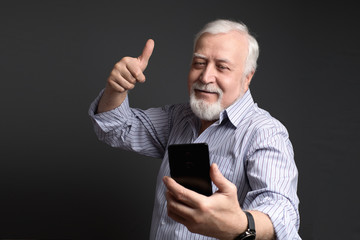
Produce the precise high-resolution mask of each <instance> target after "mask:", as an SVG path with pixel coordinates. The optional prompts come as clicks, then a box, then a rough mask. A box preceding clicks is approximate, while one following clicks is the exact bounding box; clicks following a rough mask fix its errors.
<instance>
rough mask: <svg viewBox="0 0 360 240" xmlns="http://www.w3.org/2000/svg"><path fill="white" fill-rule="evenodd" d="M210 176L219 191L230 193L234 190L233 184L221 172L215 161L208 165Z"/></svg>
mask: <svg viewBox="0 0 360 240" xmlns="http://www.w3.org/2000/svg"><path fill="white" fill-rule="evenodd" d="M210 178H211V180H212V181H213V182H214V184H215V185H216V186H217V187H218V189H219V191H220V192H222V193H230V192H232V191H233V190H234V187H235V185H234V184H233V183H232V182H230V181H229V180H227V179H226V178H225V177H224V176H223V175H222V174H221V172H220V170H219V168H218V166H217V164H215V163H213V164H211V166H210ZM235 188H236V187H235Z"/></svg>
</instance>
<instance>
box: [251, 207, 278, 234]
mask: <svg viewBox="0 0 360 240" xmlns="http://www.w3.org/2000/svg"><path fill="white" fill-rule="evenodd" d="M249 212H250V213H251V214H252V215H253V217H254V221H255V230H256V239H258V240H272V239H275V231H274V226H273V224H272V222H271V220H270V218H269V216H268V215H266V214H264V213H262V212H259V211H249Z"/></svg>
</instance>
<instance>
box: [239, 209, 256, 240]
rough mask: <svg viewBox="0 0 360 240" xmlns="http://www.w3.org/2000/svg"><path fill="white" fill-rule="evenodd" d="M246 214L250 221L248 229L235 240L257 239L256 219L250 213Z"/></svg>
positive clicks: (246, 212)
mask: <svg viewBox="0 0 360 240" xmlns="http://www.w3.org/2000/svg"><path fill="white" fill-rule="evenodd" d="M244 212H245V215H246V218H247V220H248V226H247V229H246V230H245V232H243V233H242V234H240V235H239V236H237V237H236V238H235V239H234V240H243V239H255V237H256V231H255V221H254V217H253V216H252V214H251V213H249V212H248V211H244Z"/></svg>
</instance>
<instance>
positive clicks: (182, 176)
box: [168, 143, 212, 196]
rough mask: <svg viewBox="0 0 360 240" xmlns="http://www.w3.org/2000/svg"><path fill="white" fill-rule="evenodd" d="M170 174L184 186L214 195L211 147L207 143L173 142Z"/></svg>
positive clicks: (170, 153)
mask: <svg viewBox="0 0 360 240" xmlns="http://www.w3.org/2000/svg"><path fill="white" fill-rule="evenodd" d="M168 154H169V164H170V175H171V177H172V178H173V179H174V180H175V181H176V182H177V183H179V184H181V185H182V186H184V187H186V188H188V189H191V190H193V191H195V192H198V193H201V194H203V195H205V196H211V195H212V186H211V178H210V159H209V147H208V145H207V144H206V143H189V144H173V145H169V147H168Z"/></svg>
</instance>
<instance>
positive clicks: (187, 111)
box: [89, 90, 300, 239]
mask: <svg viewBox="0 0 360 240" xmlns="http://www.w3.org/2000/svg"><path fill="white" fill-rule="evenodd" d="M101 94H102V93H100V95H99V96H98V97H97V99H95V101H94V102H93V103H92V104H91V106H90V109H89V115H90V117H91V119H92V121H93V123H94V129H95V132H96V134H97V136H98V138H99V139H100V140H101V141H104V142H106V143H107V144H109V145H111V146H113V147H118V148H122V149H125V150H129V151H134V152H137V153H140V154H143V155H146V156H151V157H154V158H162V159H163V161H162V164H161V167H160V170H159V173H158V177H157V186H156V192H155V204H154V209H153V217H152V226H151V232H150V239H213V238H209V237H206V236H202V235H199V234H194V233H191V232H189V231H188V229H187V228H186V227H185V226H184V225H182V224H180V223H177V222H175V221H174V220H172V219H171V218H169V217H168V216H167V208H166V199H165V191H166V188H165V185H164V184H163V182H162V178H163V176H165V175H166V176H170V170H169V162H168V153H167V147H168V146H169V145H170V144H180V143H203V142H204V143H207V144H208V146H209V153H210V163H216V164H217V165H218V166H219V170H220V171H221V173H222V174H223V175H224V176H225V177H226V178H227V179H228V180H229V181H231V182H232V183H234V184H235V185H236V187H237V189H238V199H239V204H240V206H241V208H242V209H243V210H258V211H261V212H263V213H265V214H267V215H268V216H269V217H270V219H271V221H272V223H273V225H274V229H275V233H276V236H277V239H300V237H299V235H298V229H299V224H300V217H299V211H298V205H299V199H298V197H297V192H296V191H297V181H298V171H297V168H296V165H295V161H294V153H293V148H292V145H291V142H290V140H289V135H288V132H287V130H286V128H285V127H284V126H283V125H282V124H281V123H280V122H279V121H278V120H276V119H275V118H273V117H272V116H270V114H269V113H268V112H266V111H264V110H262V109H260V108H259V107H258V106H257V104H255V103H254V101H253V98H252V96H251V93H250V90H248V91H247V92H246V93H245V95H244V96H243V97H242V98H241V99H239V100H237V101H236V102H235V103H233V104H232V105H231V106H229V107H228V108H227V109H225V110H224V111H223V112H222V113H221V114H220V118H219V120H218V121H216V122H215V123H213V124H212V125H211V126H210V127H208V128H207V129H206V130H205V131H204V132H203V133H201V134H200V135H198V130H199V129H200V120H199V119H198V118H197V117H196V116H195V115H194V114H193V112H192V110H191V108H190V106H189V104H188V103H186V104H175V105H166V106H164V107H161V108H150V109H147V110H140V109H134V108H130V107H129V101H128V98H126V100H125V101H124V102H123V103H122V105H120V106H119V107H118V108H116V109H113V110H111V111H108V112H104V113H100V114H94V112H95V110H96V108H97V104H98V101H99V98H100V96H101ZM216 190H217V188H216V186H215V185H214V184H213V192H215V191H216Z"/></svg>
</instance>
